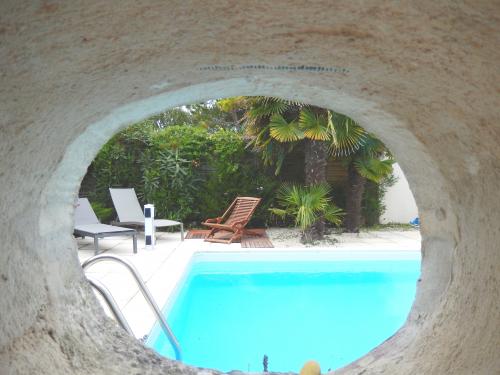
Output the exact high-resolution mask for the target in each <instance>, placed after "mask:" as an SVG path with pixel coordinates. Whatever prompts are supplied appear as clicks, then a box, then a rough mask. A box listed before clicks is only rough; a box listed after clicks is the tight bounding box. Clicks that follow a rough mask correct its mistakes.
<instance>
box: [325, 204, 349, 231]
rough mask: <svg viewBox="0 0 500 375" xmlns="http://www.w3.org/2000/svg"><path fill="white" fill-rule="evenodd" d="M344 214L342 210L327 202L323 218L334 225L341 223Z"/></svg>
mask: <svg viewBox="0 0 500 375" xmlns="http://www.w3.org/2000/svg"><path fill="white" fill-rule="evenodd" d="M344 215H345V213H344V211H343V210H342V209H341V208H339V207H337V206H335V205H334V204H329V205H328V207H327V208H326V209H325V211H324V216H325V219H326V220H328V221H329V222H330V223H332V224H333V225H336V226H339V225H340V224H342V218H343V216H344Z"/></svg>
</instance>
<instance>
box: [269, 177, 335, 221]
mask: <svg viewBox="0 0 500 375" xmlns="http://www.w3.org/2000/svg"><path fill="white" fill-rule="evenodd" d="M329 191H330V188H329V186H328V185H327V184H319V185H313V186H308V187H301V186H297V185H288V184H284V185H282V186H281V187H280V189H279V190H278V195H277V201H278V204H279V205H280V206H281V207H282V210H283V211H285V212H286V213H287V215H290V216H292V217H294V218H295V224H296V225H297V226H298V227H300V228H301V229H302V230H306V229H307V228H309V227H310V226H311V225H313V224H314V223H315V222H316V221H317V220H318V219H319V217H320V216H321V215H323V214H325V212H326V211H327V210H328V209H329V208H328V207H329V206H330V198H329V197H328V193H329ZM332 217H333V216H332ZM332 220H333V219H332Z"/></svg>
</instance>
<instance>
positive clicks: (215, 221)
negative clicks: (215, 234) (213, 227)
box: [205, 217, 222, 224]
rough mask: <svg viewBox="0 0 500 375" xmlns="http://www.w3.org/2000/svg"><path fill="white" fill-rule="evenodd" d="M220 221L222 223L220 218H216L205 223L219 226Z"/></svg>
mask: <svg viewBox="0 0 500 375" xmlns="http://www.w3.org/2000/svg"><path fill="white" fill-rule="evenodd" d="M221 221H222V217H216V218H213V219H207V220H205V223H217V224H219V223H220V222H221Z"/></svg>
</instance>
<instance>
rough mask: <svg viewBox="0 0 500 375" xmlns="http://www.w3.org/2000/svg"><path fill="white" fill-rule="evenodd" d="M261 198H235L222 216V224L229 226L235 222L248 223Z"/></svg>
mask: <svg viewBox="0 0 500 375" xmlns="http://www.w3.org/2000/svg"><path fill="white" fill-rule="evenodd" d="M260 201H261V198H254V197H236V199H235V200H234V201H233V203H231V205H230V206H229V208H228V209H227V211H226V212H225V213H224V215H222V222H223V223H224V224H227V225H231V224H233V223H235V222H237V221H240V222H243V223H244V225H246V224H247V223H248V221H249V220H250V218H251V217H252V215H253V213H254V212H255V209H256V208H257V206H258V205H259V203H260Z"/></svg>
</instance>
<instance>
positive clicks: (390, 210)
mask: <svg viewBox="0 0 500 375" xmlns="http://www.w3.org/2000/svg"><path fill="white" fill-rule="evenodd" d="M393 175H394V177H396V178H397V181H396V183H395V184H394V185H393V186H391V187H389V188H388V189H387V191H386V193H385V195H384V205H385V212H384V214H383V215H382V216H381V217H380V222H381V223H382V224H387V223H404V224H407V223H408V222H409V221H410V220H412V219H414V218H415V217H417V216H418V208H417V203H416V202H415V198H414V197H413V194H412V192H411V190H410V185H408V180H407V179H406V177H405V175H404V173H403V170H402V169H401V167H400V166H399V164H394V172H393Z"/></svg>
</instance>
